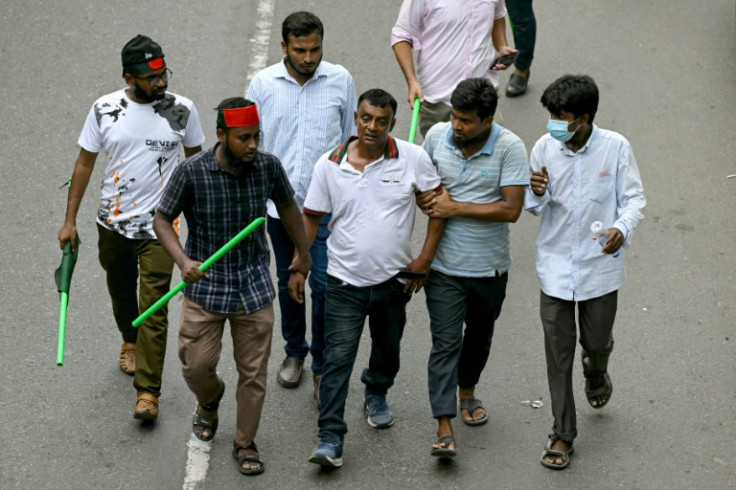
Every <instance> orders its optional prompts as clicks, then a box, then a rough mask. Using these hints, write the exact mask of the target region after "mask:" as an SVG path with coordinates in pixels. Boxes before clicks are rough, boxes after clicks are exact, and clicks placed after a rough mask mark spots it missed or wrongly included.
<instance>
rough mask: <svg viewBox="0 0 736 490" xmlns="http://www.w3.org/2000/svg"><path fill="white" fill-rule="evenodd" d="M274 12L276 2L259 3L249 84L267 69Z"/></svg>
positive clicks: (251, 41)
mask: <svg viewBox="0 0 736 490" xmlns="http://www.w3.org/2000/svg"><path fill="white" fill-rule="evenodd" d="M273 10H274V0H261V1H260V2H258V17H257V20H256V31H255V36H253V38H252V39H251V40H250V65H248V80H247V83H250V81H251V80H253V77H254V76H256V73H258V72H259V71H261V70H263V69H264V68H266V61H267V60H268V46H269V44H270V42H271V24H272V23H273ZM246 88H247V84H246Z"/></svg>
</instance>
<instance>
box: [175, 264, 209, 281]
mask: <svg viewBox="0 0 736 490" xmlns="http://www.w3.org/2000/svg"><path fill="white" fill-rule="evenodd" d="M200 265H202V262H197V261H194V260H191V259H187V260H186V261H185V262H183V263H182V264H181V265H180V266H179V270H180V271H181V278H182V280H183V281H184V282H186V283H187V284H194V283H195V282H197V281H199V280H200V279H202V278H203V277H204V278H207V279H209V278H210V273H209V272H203V271H202V270H200V268H199V266H200Z"/></svg>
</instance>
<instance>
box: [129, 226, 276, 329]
mask: <svg viewBox="0 0 736 490" xmlns="http://www.w3.org/2000/svg"><path fill="white" fill-rule="evenodd" d="M265 221H266V218H256V219H255V220H254V221H253V222H252V223H251V224H249V225H248V226H246V227H245V228H243V230H242V231H241V232H240V233H238V234H237V235H235V236H234V237H233V238H232V239H231V240H230V241H229V242H227V243H226V244H225V245H223V246H222V248H220V250H218V251H217V252H215V253H214V254H212V256H211V257H210V258H209V259H207V260H205V261H204V262H202V263H201V264H200V265H199V270H201V271H202V272H204V271H206V270H207V269H209V268H210V267H211V266H212V264H214V263H215V262H217V261H218V260H220V259H221V258H222V256H223V255H225V254H226V253H228V252H229V251H230V249H231V248H233V247H234V246H235V245H237V244H238V243H240V242H241V241H242V240H243V238H245V237H247V236H248V235H250V233H251V232H252V231H253V230H255V229H256V228H258V227H259V226H261V225H262V224H263V223H264V222H265ZM186 286H187V283H186V282H185V281H181V282H180V283H179V284H177V285H176V286H175V287H174V288H173V289H172V290H171V291H169V292H168V293H166V294H165V295H164V296H163V297H162V298H161V299H160V300H158V301H156V303H154V304H153V306H151V307H150V308H148V309H147V310H146V311H144V312H143V314H141V316H139V317H138V318H136V319H135V320H133V326H134V327H138V326H140V324H141V323H143V322H144V321H146V319H147V318H148V317H149V316H151V315H152V314H153V313H155V312H156V310H158V309H159V308H161V307H162V306H163V305H165V304H166V303H168V302H169V300H170V299H171V298H173V297H174V296H176V295H177V294H179V293H180V292H181V290H182V289H184V288H185V287H186Z"/></svg>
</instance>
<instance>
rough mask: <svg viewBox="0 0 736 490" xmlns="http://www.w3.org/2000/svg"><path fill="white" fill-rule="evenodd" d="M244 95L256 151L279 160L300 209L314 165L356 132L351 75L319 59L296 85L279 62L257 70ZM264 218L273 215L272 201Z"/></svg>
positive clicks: (274, 208)
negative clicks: (256, 122)
mask: <svg viewBox="0 0 736 490" xmlns="http://www.w3.org/2000/svg"><path fill="white" fill-rule="evenodd" d="M245 96H246V98H247V99H250V100H252V101H253V102H255V103H256V105H257V106H258V115H259V117H260V119H261V131H262V132H263V137H262V138H261V148H262V149H263V150H265V151H267V152H268V153H272V154H273V155H276V157H278V159H279V160H281V164H282V165H283V166H284V169H286V174H287V175H288V177H289V182H291V185H292V186H293V187H294V191H295V192H296V196H295V198H296V202H297V204H298V205H299V209H302V207H303V206H304V199H305V198H306V197H307V190H308V189H309V182H310V180H311V179H312V169H313V168H314V164H315V163H317V160H318V159H319V157H320V156H322V154H324V153H325V152H327V151H329V150H331V149H333V148H334V147H336V146H337V145H339V144H340V143H342V142H343V141H346V140H347V139H348V137H350V135H352V134H353V133H354V132H355V124H354V122H353V113H354V112H355V110H356V108H357V98H356V96H355V85H354V83H353V77H352V76H351V75H350V73H349V72H348V71H347V70H346V69H345V68H343V67H342V66H340V65H333V64H332V63H328V62H327V61H322V62H321V63H320V64H319V66H318V67H317V70H315V73H314V75H313V76H312V78H310V79H309V80H307V82H306V83H305V84H304V85H299V83H298V82H297V81H296V80H295V79H294V78H293V77H292V76H291V75H289V72H288V71H287V70H286V65H285V63H284V61H283V60H282V61H281V62H279V63H276V64H274V65H271V66H269V67H268V68H266V69H264V70H261V71H260V72H259V73H258V74H257V75H256V76H255V77H254V78H253V80H252V81H251V82H250V85H249V86H248V90H247V92H246V95H245ZM268 215H269V216H272V217H274V218H277V217H278V215H277V214H276V207H275V206H274V205H273V203H272V202H269V203H268Z"/></svg>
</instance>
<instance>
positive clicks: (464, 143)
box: [452, 129, 491, 149]
mask: <svg viewBox="0 0 736 490" xmlns="http://www.w3.org/2000/svg"><path fill="white" fill-rule="evenodd" d="M490 135H491V130H490V129H488V130H487V131H483V132H481V133H480V134H479V135H477V136H474V137H472V138H465V139H461V138H458V137H457V136H455V135H454V134H453V135H452V140H453V142H454V143H455V146H456V147H458V148H460V149H463V148H468V147H471V146H473V145H475V144H477V143H478V142H480V141H485V140H487V139H488V137H489V136H490Z"/></svg>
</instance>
